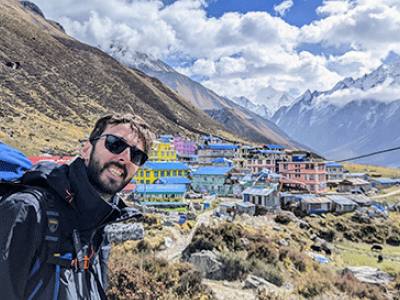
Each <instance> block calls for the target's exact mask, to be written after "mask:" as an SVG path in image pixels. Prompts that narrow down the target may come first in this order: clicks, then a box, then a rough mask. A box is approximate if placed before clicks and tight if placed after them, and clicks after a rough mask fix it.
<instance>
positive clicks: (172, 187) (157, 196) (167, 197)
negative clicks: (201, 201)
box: [134, 184, 187, 201]
mask: <svg viewBox="0 0 400 300" xmlns="http://www.w3.org/2000/svg"><path fill="white" fill-rule="evenodd" d="M134 192H135V195H136V196H137V197H138V198H139V199H141V200H143V201H183V199H184V198H185V194H186V192H187V187H186V185H185V184H138V185H136V189H135V191H134Z"/></svg>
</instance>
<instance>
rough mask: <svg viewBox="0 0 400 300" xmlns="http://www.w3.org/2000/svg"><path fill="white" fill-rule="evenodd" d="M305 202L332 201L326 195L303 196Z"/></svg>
mask: <svg viewBox="0 0 400 300" xmlns="http://www.w3.org/2000/svg"><path fill="white" fill-rule="evenodd" d="M301 201H302V202H304V203H331V202H332V201H331V200H329V199H328V198H326V197H313V198H303V199H302V200H301Z"/></svg>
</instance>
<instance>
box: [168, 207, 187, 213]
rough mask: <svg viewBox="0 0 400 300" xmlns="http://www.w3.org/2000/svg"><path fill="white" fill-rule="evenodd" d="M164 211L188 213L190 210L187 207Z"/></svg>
mask: <svg viewBox="0 0 400 300" xmlns="http://www.w3.org/2000/svg"><path fill="white" fill-rule="evenodd" d="M162 210H164V211H168V212H187V211H188V209H187V208H186V207H174V208H163V209H162Z"/></svg>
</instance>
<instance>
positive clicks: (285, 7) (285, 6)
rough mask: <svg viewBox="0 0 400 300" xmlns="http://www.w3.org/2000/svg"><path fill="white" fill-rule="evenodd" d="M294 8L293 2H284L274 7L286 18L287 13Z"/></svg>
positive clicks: (285, 0) (288, 0) (287, 0)
mask: <svg viewBox="0 0 400 300" xmlns="http://www.w3.org/2000/svg"><path fill="white" fill-rule="evenodd" d="M292 6H293V0H284V1H283V2H281V3H280V4H278V5H274V10H275V12H276V13H278V14H279V15H280V16H284V15H285V14H286V12H288V11H289V9H290V8H291V7H292Z"/></svg>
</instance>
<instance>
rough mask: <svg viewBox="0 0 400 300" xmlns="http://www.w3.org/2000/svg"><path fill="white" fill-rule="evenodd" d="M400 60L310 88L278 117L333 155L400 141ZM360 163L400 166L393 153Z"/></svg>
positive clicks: (279, 122) (299, 135) (362, 151)
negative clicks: (330, 85)
mask: <svg viewBox="0 0 400 300" xmlns="http://www.w3.org/2000/svg"><path fill="white" fill-rule="evenodd" d="M399 90H400V62H399V61H398V62H393V63H391V64H389V65H382V66H380V67H379V68H378V69H377V70H375V71H373V72H371V73H370V74H366V75H364V76H363V77H361V78H358V79H355V80H354V79H352V78H346V79H344V80H343V81H341V82H338V83H337V84H336V85H335V86H334V87H333V88H332V89H331V90H329V91H324V92H313V93H311V92H310V91H307V92H306V93H304V94H303V95H302V96H301V97H300V98H299V99H298V100H297V102H296V103H295V104H293V105H292V106H290V107H286V108H285V107H284V108H281V109H280V110H278V111H277V112H276V113H275V114H274V116H273V121H274V122H276V124H277V125H278V126H280V127H281V128H283V129H284V130H286V132H288V134H289V135H290V136H292V137H294V138H296V139H299V140H302V141H303V142H304V143H305V144H306V145H308V146H310V147H312V148H314V149H316V151H319V152H320V153H322V154H324V155H325V156H326V157H328V158H332V159H345V158H350V157H353V156H357V155H362V154H366V153H370V152H374V151H379V150H383V149H387V148H393V147H398V146H400V135H399V134H398V133H399V132H400V96H399V93H398V91H399ZM357 162H364V163H371V164H380V165H387V166H395V167H396V166H397V167H398V166H400V160H399V153H398V152H390V153H386V154H382V155H379V156H374V157H369V158H366V159H364V160H359V161H357Z"/></svg>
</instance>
